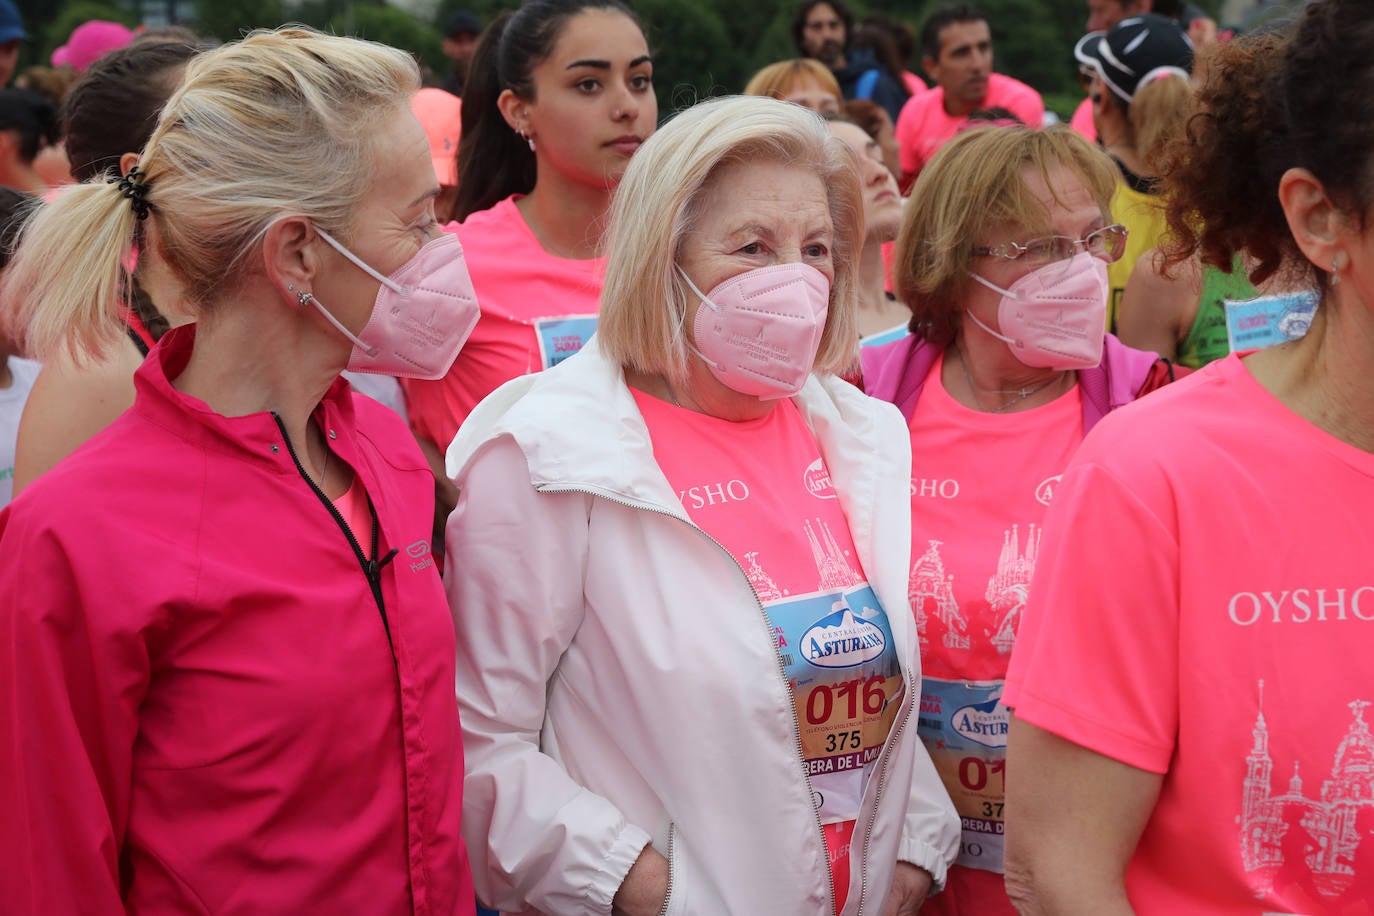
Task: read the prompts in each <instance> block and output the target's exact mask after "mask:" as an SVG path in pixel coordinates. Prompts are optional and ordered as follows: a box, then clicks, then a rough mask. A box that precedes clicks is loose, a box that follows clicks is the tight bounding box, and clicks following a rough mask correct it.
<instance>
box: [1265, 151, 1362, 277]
mask: <svg viewBox="0 0 1374 916" xmlns="http://www.w3.org/2000/svg"><path fill="white" fill-rule="evenodd" d="M1279 204H1280V206H1282V207H1283V214H1284V216H1285V217H1286V218H1287V219H1288V230H1289V232H1291V233H1292V234H1293V241H1294V242H1296V243H1297V246H1298V250H1300V251H1301V252H1302V253H1303V255H1304V256H1305V257H1306V258H1307V259H1308V260H1309V261H1311V262H1312V263H1313V264H1315V265H1317V267H1318V268H1319V269H1321V270H1326V271H1332V272H1335V271H1337V270H1338V269H1339V267H1340V266H1341V265H1343V264H1348V263H1349V262H1350V252H1349V251H1348V250H1347V248H1348V246H1350V245H1351V244H1352V240H1353V238H1354V233H1353V231H1352V230H1357V229H1358V227H1356V226H1352V225H1351V220H1350V217H1349V215H1348V214H1347V213H1346V212H1345V211H1344V210H1342V209H1341V208H1340V207H1338V206H1337V205H1336V204H1335V203H1334V202H1333V201H1332V200H1331V198H1330V197H1328V196H1327V194H1326V188H1325V186H1323V185H1322V183H1321V181H1320V180H1318V178H1317V176H1315V175H1313V174H1312V173H1311V172H1309V171H1308V170H1307V169H1289V170H1288V171H1287V172H1284V174H1283V177H1282V178H1280V179H1279Z"/></svg>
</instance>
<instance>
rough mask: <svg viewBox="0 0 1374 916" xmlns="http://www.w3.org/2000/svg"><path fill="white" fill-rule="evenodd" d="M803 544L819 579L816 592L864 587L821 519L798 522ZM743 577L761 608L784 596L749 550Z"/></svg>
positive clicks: (861, 576)
mask: <svg viewBox="0 0 1374 916" xmlns="http://www.w3.org/2000/svg"><path fill="white" fill-rule="evenodd" d="M802 530H803V531H804V532H805V533H806V541H807V543H808V544H809V545H810V547H811V559H812V561H813V562H814V563H815V564H816V574H817V575H818V576H819V584H818V585H817V586H816V590H817V591H823V592H835V591H838V592H843V591H847V590H849V589H851V588H856V587H858V586H860V585H863V584H865V580H864V577H863V574H862V573H860V572H859V570H858V568H857V566H856V565H855V563H854V561H853V560H852V559H851V558H850V557H849V555H848V554H847V553H846V552H845V550H844V548H842V547H841V546H840V543H839V541H838V540H836V538H835V533H834V532H833V531H831V530H830V526H829V525H828V524H827V523H826V522H825V521H824V520H823V519H819V518H818V519H814V520H813V519H806V520H804V521H803V522H802ZM743 566H744V575H745V578H747V579H748V580H749V584H750V585H752V586H753V587H754V592H755V593H756V594H757V595H758V596H759V601H761V602H763V604H764V605H765V606H767V605H770V604H773V603H775V602H778V601H781V600H782V599H784V598H786V597H787V596H788V592H787V590H786V589H782V588H779V587H778V583H777V581H776V580H774V579H773V577H772V576H770V575H769V574H768V571H767V570H766V569H764V568H763V566H762V564H760V563H759V552H758V551H757V550H751V551H749V552H748V553H746V554H745V555H744V563H743Z"/></svg>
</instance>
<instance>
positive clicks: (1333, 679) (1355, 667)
mask: <svg viewBox="0 0 1374 916" xmlns="http://www.w3.org/2000/svg"><path fill="white" fill-rule="evenodd" d="M1371 517H1374V455H1371V454H1369V453H1367V452H1364V451H1361V450H1359V449H1356V448H1354V447H1352V446H1350V445H1348V444H1346V443H1345V442H1342V441H1340V440H1338V439H1336V438H1335V437H1334V436H1331V435H1329V434H1327V433H1326V432H1324V431H1322V430H1320V429H1318V428H1317V427H1315V426H1313V425H1312V424H1310V423H1309V422H1307V421H1306V420H1304V419H1302V418H1301V417H1299V416H1298V415H1296V414H1294V413H1293V412H1292V411H1290V410H1289V409H1288V408H1286V407H1285V406H1283V404H1281V403H1280V402H1279V401H1278V400H1277V399H1275V398H1274V397H1273V396H1272V395H1271V394H1270V393H1269V392H1268V391H1267V390H1265V389H1264V388H1263V387H1262V386H1261V385H1260V384H1259V383H1258V382H1257V381H1256V380H1255V378H1254V377H1253V376H1252V375H1251V374H1250V372H1249V370H1248V368H1247V367H1246V365H1245V364H1244V363H1243V362H1242V361H1241V360H1240V359H1239V358H1238V357H1236V356H1230V357H1227V358H1225V359H1222V360H1218V361H1217V362H1214V363H1211V364H1210V365H1208V366H1206V367H1205V368H1203V369H1202V370H1200V371H1199V372H1197V373H1195V374H1194V375H1192V376H1190V377H1189V378H1187V379H1184V380H1183V381H1182V382H1180V383H1178V384H1176V385H1170V386H1169V387H1168V388H1166V389H1164V390H1163V391H1160V392H1157V393H1155V394H1152V395H1150V396H1149V397H1148V398H1144V399H1142V400H1141V401H1139V402H1138V403H1136V404H1132V405H1128V406H1127V407H1124V408H1122V409H1121V410H1118V411H1116V412H1114V413H1113V414H1111V415H1110V416H1108V417H1107V418H1106V419H1104V420H1103V421H1102V422H1101V423H1099V424H1098V425H1097V426H1096V427H1095V428H1094V429H1093V431H1092V433H1091V434H1090V435H1089V436H1088V437H1087V439H1086V440H1085V441H1084V444H1083V448H1082V449H1081V450H1080V451H1079V453H1078V455H1077V456H1076V457H1075V459H1074V461H1073V463H1072V465H1071V466H1070V468H1069V470H1068V471H1066V473H1065V475H1064V479H1063V482H1062V484H1061V485H1060V487H1059V490H1058V492H1057V493H1056V494H1055V499H1054V505H1053V506H1052V507H1051V509H1050V512H1049V514H1048V517H1047V519H1046V523H1045V524H1046V529H1045V537H1044V539H1043V541H1042V542H1041V561H1040V564H1039V568H1038V570H1037V572H1036V576H1035V581H1034V584H1033V585H1032V588H1031V601H1030V605H1029V607H1028V609H1027V611H1026V616H1025V621H1024V623H1023V626H1022V630H1021V635H1020V642H1019V646H1018V649H1017V652H1016V654H1015V656H1014V657H1013V658H1012V665H1011V672H1010V675H1009V677H1008V683H1007V689H1006V693H1005V695H1004V697H1003V699H1004V702H1005V703H1006V704H1007V705H1008V706H1011V707H1014V708H1015V710H1016V714H1017V716H1019V717H1020V718H1022V719H1024V720H1025V721H1027V722H1030V723H1032V724H1034V725H1036V726H1039V727H1040V728H1043V729H1046V730H1048V731H1050V732H1053V733H1055V734H1057V735H1060V736H1062V737H1064V738H1066V739H1068V740H1070V741H1072V742H1074V743H1075V744H1078V745H1080V746H1082V747H1085V748H1088V749H1090V750H1093V751H1095V752H1097V753H1099V754H1103V755H1105V756H1107V757H1111V758H1113V759H1115V760H1118V761H1121V762H1123V763H1126V764H1128V765H1130V766H1133V767H1136V768H1139V769H1142V770H1146V771H1149V772H1153V773H1160V774H1167V775H1166V776H1165V778H1164V781H1163V783H1162V786H1161V790H1160V795H1159V799H1158V801H1157V802H1156V804H1155V807H1154V810H1153V812H1152V813H1151V815H1150V819H1149V821H1148V823H1147V824H1146V826H1145V829H1144V832H1143V833H1142V835H1141V837H1140V842H1139V844H1138V846H1137V848H1136V851H1135V855H1134V857H1133V858H1132V860H1131V862H1130V865H1129V867H1128V869H1127V874H1126V889H1127V892H1128V894H1129V896H1130V899H1131V902H1132V904H1133V905H1134V906H1135V909H1136V912H1138V913H1141V914H1142V916H1151V914H1168V916H1176V914H1182V916H1188V914H1222V916H1225V914H1237V916H1239V914H1242V913H1243V914H1257V913H1285V914H1287V913H1303V914H1311V913H1367V912H1370V903H1369V902H1370V900H1371V899H1374V735H1371V733H1370V727H1369V720H1370V719H1371V714H1370V712H1371V711H1369V710H1368V707H1369V705H1370V703H1371V702H1374V680H1371V678H1370V675H1369V667H1368V665H1369V662H1368V659H1369V656H1370V651H1371V649H1374V564H1371V562H1370V557H1371V556H1374V526H1371V524H1370V518H1371ZM1083 841H1084V842H1085V843H1086V842H1093V840H1092V838H1089V837H1085V838H1084V840H1083Z"/></svg>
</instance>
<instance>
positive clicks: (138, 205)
mask: <svg viewBox="0 0 1374 916" xmlns="http://www.w3.org/2000/svg"><path fill="white" fill-rule="evenodd" d="M146 174H147V172H144V171H143V170H142V169H140V168H139V167H138V166H134V167H133V168H131V169H129V174H127V175H125V176H123V177H122V178H120V179H119V192H120V194H122V195H123V196H124V197H125V198H126V199H127V200H128V201H129V204H130V205H131V206H132V207H133V208H134V213H135V214H136V215H137V216H138V218H139V219H140V220H144V219H147V218H148V210H149V206H148V201H147V200H146V199H145V198H146V196H147V194H148V182H146V181H143V180H142V179H143V176H144V175H146Z"/></svg>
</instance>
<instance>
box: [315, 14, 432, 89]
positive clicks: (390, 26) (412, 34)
mask: <svg viewBox="0 0 1374 916" xmlns="http://www.w3.org/2000/svg"><path fill="white" fill-rule="evenodd" d="M350 18H351V21H350ZM329 26H330V31H332V32H334V33H335V34H337V35H353V36H356V37H358V38H366V39H368V40H370V41H380V42H381V43H382V44H387V45H391V46H392V47H393V48H401V49H403V50H406V51H409V52H410V53H411V54H413V55H415V58H416V59H417V60H418V61H419V62H420V63H421V64H423V65H424V66H427V67H429V68H430V70H431V71H432V72H433V73H436V74H438V75H439V76H441V77H442V76H443V74H445V73H447V72H448V69H449V64H448V58H446V57H444V49H443V43H442V39H441V38H440V36H439V31H438V30H437V29H435V28H432V27H430V26H428V25H425V24H424V23H422V22H420V21H419V20H417V19H416V18H415V17H414V16H412V15H410V14H409V13H407V12H405V11H404V10H399V9H397V8H396V7H394V6H383V5H381V4H377V5H372V4H359V5H358V6H356V7H354V9H353V14H352V16H351V17H349V16H347V15H346V14H336V15H335V16H334V17H333V18H332V19H330V21H329Z"/></svg>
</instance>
